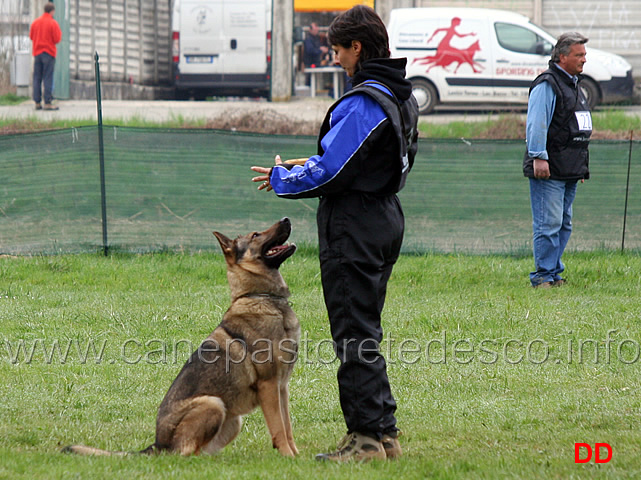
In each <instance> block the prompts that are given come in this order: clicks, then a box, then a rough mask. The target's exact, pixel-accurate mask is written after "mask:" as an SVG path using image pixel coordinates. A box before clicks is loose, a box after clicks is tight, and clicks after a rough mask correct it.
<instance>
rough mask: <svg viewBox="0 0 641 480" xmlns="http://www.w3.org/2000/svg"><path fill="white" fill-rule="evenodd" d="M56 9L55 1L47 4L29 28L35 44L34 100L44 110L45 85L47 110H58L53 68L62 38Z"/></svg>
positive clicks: (38, 108)
mask: <svg viewBox="0 0 641 480" xmlns="http://www.w3.org/2000/svg"><path fill="white" fill-rule="evenodd" d="M55 10H56V7H55V6H54V4H53V2H48V3H47V4H46V5H45V12H44V13H43V14H42V16H40V17H39V18H37V19H36V20H35V21H34V22H33V23H32V24H31V29H30V30H29V38H31V42H32V45H33V50H32V53H33V57H34V63H33V101H34V102H36V110H42V103H40V102H41V101H42V88H41V86H44V100H45V106H44V109H45V110H58V107H56V106H54V105H52V103H51V101H52V100H53V69H54V67H55V65H56V44H57V43H59V42H60V40H62V32H61V31H60V25H58V22H56V21H55V20H54V18H53V14H54V12H55Z"/></svg>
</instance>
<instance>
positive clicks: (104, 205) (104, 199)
mask: <svg viewBox="0 0 641 480" xmlns="http://www.w3.org/2000/svg"><path fill="white" fill-rule="evenodd" d="M95 59H96V103H97V104H98V153H99V155H100V207H101V211H102V249H103V252H104V254H105V257H106V256H107V254H108V253H109V246H108V243H107V195H106V189H105V144H104V140H103V136H102V94H101V93H100V61H99V57H98V52H96V54H95Z"/></svg>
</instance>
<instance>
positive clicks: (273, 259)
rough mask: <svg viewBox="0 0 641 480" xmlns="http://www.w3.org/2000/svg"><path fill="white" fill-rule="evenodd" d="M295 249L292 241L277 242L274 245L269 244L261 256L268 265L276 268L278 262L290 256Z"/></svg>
mask: <svg viewBox="0 0 641 480" xmlns="http://www.w3.org/2000/svg"><path fill="white" fill-rule="evenodd" d="M295 251H296V245H295V244H293V243H291V244H289V243H282V244H281V243H277V244H276V245H270V246H269V247H268V248H267V249H266V251H265V253H264V254H263V258H264V259H265V262H266V263H267V264H268V265H269V266H271V267H273V268H278V267H279V266H280V264H281V263H283V262H284V261H285V260H287V259H288V258H289V257H291V256H292V254H293V253H294V252H295Z"/></svg>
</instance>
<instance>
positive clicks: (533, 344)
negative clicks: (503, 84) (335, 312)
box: [0, 237, 641, 479]
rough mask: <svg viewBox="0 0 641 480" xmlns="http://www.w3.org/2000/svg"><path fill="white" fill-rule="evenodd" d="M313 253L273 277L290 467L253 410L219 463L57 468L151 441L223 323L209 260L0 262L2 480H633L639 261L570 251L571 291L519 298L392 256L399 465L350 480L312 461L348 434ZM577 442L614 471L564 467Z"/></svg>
mask: <svg viewBox="0 0 641 480" xmlns="http://www.w3.org/2000/svg"><path fill="white" fill-rule="evenodd" d="M211 241H212V244H213V242H214V239H213V237H212V239H211ZM316 255H317V252H316V251H315V250H314V248H311V247H305V246H303V247H301V248H300V249H299V251H298V252H297V253H296V254H295V255H294V256H293V257H292V258H291V259H290V260H288V261H287V262H286V263H285V264H284V265H283V267H282V272H283V275H284V277H285V278H286V280H287V281H288V283H289V285H290V289H291V291H292V297H291V301H292V303H293V308H294V310H295V311H296V313H297V314H298V317H299V319H300V321H301V326H302V334H303V341H304V342H303V344H302V345H301V355H300V358H299V362H298V364H297V367H296V370H295V373H294V376H293V379H292V382H291V404H292V405H291V408H292V416H293V422H294V433H295V437H296V440H297V443H298V446H299V449H300V450H301V454H300V456H299V457H298V458H296V459H294V460H290V459H285V458H281V457H280V456H279V455H278V453H277V452H276V451H275V450H273V449H272V448H271V445H270V441H269V438H268V433H267V429H266V427H265V425H264V421H263V418H262V414H261V413H260V412H259V411H256V412H254V413H253V414H251V415H249V416H248V417H247V418H246V420H245V424H244V427H243V430H242V432H241V434H240V435H239V437H238V438H237V439H236V440H235V442H234V443H232V444H231V445H230V446H229V447H227V448H226V449H225V450H224V451H223V452H221V453H220V454H219V455H217V456H215V457H192V458H181V457H179V456H176V455H162V456H160V457H152V458H148V457H127V458H82V457H75V456H70V455H63V454H61V453H59V449H60V447H62V446H65V445H67V444H70V443H83V444H87V445H92V446H97V447H102V448H107V449H124V450H130V451H134V450H139V449H142V448H144V447H146V446H147V445H149V444H150V443H152V441H153V437H154V422H155V415H156V410H157V407H158V405H159V403H160V401H161V400H162V398H163V396H164V394H165V392H166V390H167V388H168V387H169V385H170V383H171V381H172V380H173V378H174V377H175V375H176V374H177V372H178V371H179V369H180V368H181V366H182V363H183V362H184V361H185V360H186V359H187V357H188V355H189V353H190V352H191V350H192V349H195V348H196V347H197V346H198V344H199V342H200V341H201V340H202V339H204V337H205V336H206V335H208V334H209V332H210V331H211V330H213V328H214V327H215V326H216V325H217V324H218V322H219V320H220V317H221V315H222V314H223V312H224V311H225V310H226V308H227V306H228V303H229V299H228V289H227V285H226V279H225V271H224V261H223V258H222V256H221V255H218V254H213V253H207V254H196V255H187V254H149V255H130V254H115V255H111V256H108V257H102V256H98V255H92V254H82V255H59V256H48V257H45V256H34V257H17V258H16V257H5V258H0V279H1V283H0V321H1V322H2V326H3V328H2V337H1V338H2V344H1V345H0V369H1V371H2V378H3V379H4V381H3V388H2V402H1V406H0V456H1V457H2V461H1V462H0V478H6V479H20V478H24V479H38V478H61V479H62V478H64V479H68V478H83V479H91V478H95V479H102V478H117V477H120V478H150V479H151V478H177V479H178V478H181V479H182V478H190V477H199V478H207V477H213V478H261V479H272V478H344V479H352V478H372V479H389V478H404V479H405V478H407V479H419V478H435V479H459V478H482V479H497V478H506V479H507V478H510V479H512V478H518V479H533V478H541V479H556V478H558V479H569V478H574V479H582V478H594V479H597V478H598V479H604V478H608V479H615V478H616V479H620V478H630V479H632V478H639V475H641V467H640V466H639V457H640V456H641V430H640V429H639V423H640V421H641V396H640V387H641V381H640V376H639V364H640V351H639V349H640V342H641V325H640V323H639V319H640V318H641V304H640V303H639V292H640V291H641V280H640V276H639V271H641V257H640V256H639V255H635V254H632V253H628V254H620V253H613V252H601V251H596V252H583V253H571V254H568V255H567V256H566V264H567V267H568V268H567V272H566V273H567V277H568V279H569V284H568V285H567V286H565V287H562V288H556V289H551V290H534V289H532V288H530V287H529V286H528V279H527V273H528V272H529V270H530V269H531V267H532V265H531V264H532V259H531V258H530V256H528V255H525V256H495V255H487V256H467V255H454V254H452V255H437V254H430V255H404V256H402V257H401V259H400V260H399V262H398V264H397V266H396V269H395V272H394V275H393V276H392V279H391V281H390V286H389V292H388V301H387V304H386V308H385V311H384V328H385V332H386V337H385V341H384V342H383V344H382V349H383V351H384V352H385V355H386V357H387V359H388V363H389V373H390V377H391V381H392V387H393V390H394V393H395V395H396V398H397V401H398V404H399V410H398V412H397V413H398V419H399V426H400V427H401V429H402V431H403V436H402V437H401V441H402V444H403V447H404V449H405V455H404V457H403V458H402V459H401V460H400V461H397V462H383V463H381V462H377V463H371V464H365V465H326V464H320V463H317V462H316V461H315V460H314V459H313V457H314V455H315V454H316V453H318V452H321V451H326V450H328V449H330V448H333V447H334V446H335V444H336V442H337V441H338V440H339V439H340V438H341V437H342V435H343V433H344V424H343V421H342V416H341V412H340V407H339V404H338V395H337V389H336V382H335V372H336V367H337V365H336V363H335V362H334V363H332V362H331V360H332V353H331V348H330V346H329V344H328V343H327V340H328V339H329V329H328V324H327V319H326V313H325V310H324V306H323V303H322V294H321V287H320V279H319V267H318V261H317V257H316ZM577 442H583V443H588V444H591V445H594V444H595V443H597V442H599V443H608V444H610V445H611V447H612V451H613V455H612V460H611V461H610V462H609V463H606V464H595V463H594V462H593V461H592V462H590V463H587V464H575V462H574V445H575V443H577Z"/></svg>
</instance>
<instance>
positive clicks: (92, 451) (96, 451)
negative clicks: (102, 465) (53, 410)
mask: <svg viewBox="0 0 641 480" xmlns="http://www.w3.org/2000/svg"><path fill="white" fill-rule="evenodd" d="M61 452H62V453H74V454H76V455H94V456H104V457H107V456H118V457H126V456H128V455H155V454H157V453H158V452H159V449H158V448H157V447H156V445H155V444H151V445H149V446H148V447H147V448H145V449H144V450H141V451H139V452H112V451H110V450H102V449H100V448H94V447H87V446H85V445H68V446H66V447H64V448H63V449H62V450H61Z"/></svg>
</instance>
